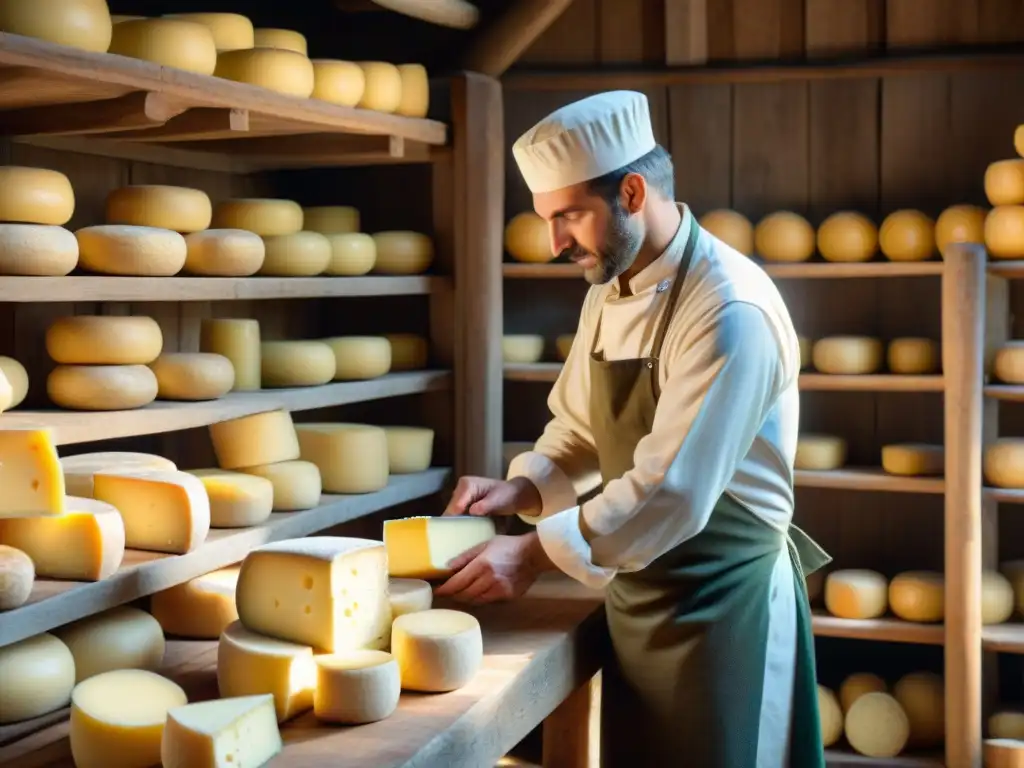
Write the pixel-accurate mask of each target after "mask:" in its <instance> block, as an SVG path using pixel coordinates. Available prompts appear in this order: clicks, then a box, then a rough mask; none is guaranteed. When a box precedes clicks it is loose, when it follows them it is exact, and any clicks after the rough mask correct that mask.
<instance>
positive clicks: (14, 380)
mask: <svg viewBox="0 0 1024 768" xmlns="http://www.w3.org/2000/svg"><path fill="white" fill-rule="evenodd" d="M0 374H3V376H4V378H6V379H7V383H8V384H10V385H11V401H10V403H8V405H7V410H10V409H11V408H17V407H18V406H19V405H21V403H22V401H23V400H24V399H25V395H27V394H28V371H26V370H25V366H24V365H22V364H21V363H19V362H18V361H17V360H15V359H14V358H13V357H4V356H2V355H0Z"/></svg>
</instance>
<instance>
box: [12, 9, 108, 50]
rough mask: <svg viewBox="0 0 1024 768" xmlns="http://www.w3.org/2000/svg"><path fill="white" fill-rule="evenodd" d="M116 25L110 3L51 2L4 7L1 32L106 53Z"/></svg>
mask: <svg viewBox="0 0 1024 768" xmlns="http://www.w3.org/2000/svg"><path fill="white" fill-rule="evenodd" d="M111 27H112V22H111V18H110V11H109V10H108V9H107V3H106V0H50V1H49V2H47V3H45V4H38V3H25V2H13V3H2V4H0V32H12V33H14V34H15V35H24V36H25V37H35V38H38V39H40V40H46V41H48V42H51V43H57V44H58V45H67V46H69V47H71V48H80V49H82V50H83V51H92V52H93V53H106V52H107V48H108V47H109V46H110V35H111Z"/></svg>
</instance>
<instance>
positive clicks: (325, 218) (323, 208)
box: [302, 205, 360, 235]
mask: <svg viewBox="0 0 1024 768" xmlns="http://www.w3.org/2000/svg"><path fill="white" fill-rule="evenodd" d="M302 216H303V226H304V227H305V228H306V229H307V230H309V231H310V232H319V233H320V234H322V235H342V234H345V233H348V232H358V231H359V225H360V221H359V210H358V209H357V208H353V207H352V206H351V205H314V206H310V207H308V208H303V209H302Z"/></svg>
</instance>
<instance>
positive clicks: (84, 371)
mask: <svg viewBox="0 0 1024 768" xmlns="http://www.w3.org/2000/svg"><path fill="white" fill-rule="evenodd" d="M158 389H159V387H158V385H157V381H156V376H154V375H153V372H152V371H151V370H150V369H149V368H147V367H146V366H144V365H58V366H57V367H56V368H54V369H53V370H52V371H50V375H49V376H47V377H46V394H47V395H48V396H49V397H50V400H51V401H52V402H53V404H54V405H56V406H57V407H59V408H67V409H69V410H72V411H128V410H132V409H134V408H142V407H143V406H146V405H149V404H150V403H152V402H153V401H154V400H156V395H157V391H158Z"/></svg>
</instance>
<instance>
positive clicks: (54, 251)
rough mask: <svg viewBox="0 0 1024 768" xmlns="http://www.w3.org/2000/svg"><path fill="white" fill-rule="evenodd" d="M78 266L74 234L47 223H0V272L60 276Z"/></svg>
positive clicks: (0, 273) (76, 243) (1, 273)
mask: <svg viewBox="0 0 1024 768" xmlns="http://www.w3.org/2000/svg"><path fill="white" fill-rule="evenodd" d="M76 266H78V241H77V240H76V239H75V235H74V233H72V232H70V231H68V230H66V229H64V227H56V226H52V225H48V224H0V275H28V276H36V277H63V276H64V275H67V274H69V273H70V272H71V270H73V269H74V268H75V267H76Z"/></svg>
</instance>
